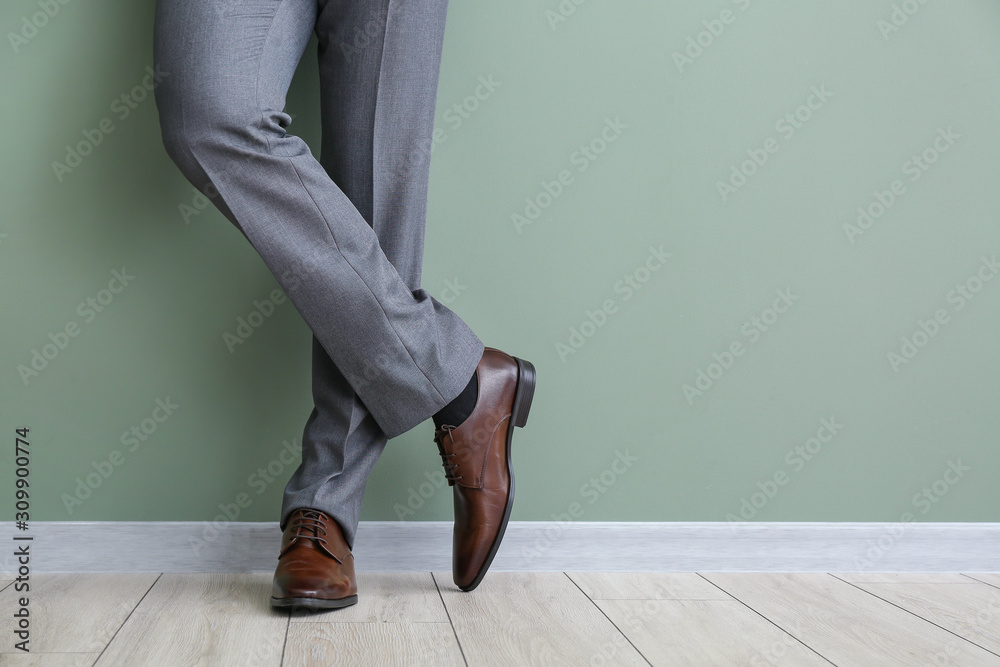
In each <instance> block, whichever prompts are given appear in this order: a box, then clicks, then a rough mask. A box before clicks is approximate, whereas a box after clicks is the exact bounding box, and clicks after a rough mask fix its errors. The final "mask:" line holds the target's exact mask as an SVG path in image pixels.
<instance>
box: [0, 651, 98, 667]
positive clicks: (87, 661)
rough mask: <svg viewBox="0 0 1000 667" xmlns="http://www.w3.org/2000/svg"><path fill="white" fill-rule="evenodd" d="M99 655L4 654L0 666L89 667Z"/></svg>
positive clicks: (0, 658)
mask: <svg viewBox="0 0 1000 667" xmlns="http://www.w3.org/2000/svg"><path fill="white" fill-rule="evenodd" d="M98 655H100V654H99V653H36V652H34V651H32V652H31V653H13V654H11V653H6V654H4V655H3V656H0V665H3V666H4V667H7V665H10V667H90V665H93V664H94V661H95V660H97V656H98Z"/></svg>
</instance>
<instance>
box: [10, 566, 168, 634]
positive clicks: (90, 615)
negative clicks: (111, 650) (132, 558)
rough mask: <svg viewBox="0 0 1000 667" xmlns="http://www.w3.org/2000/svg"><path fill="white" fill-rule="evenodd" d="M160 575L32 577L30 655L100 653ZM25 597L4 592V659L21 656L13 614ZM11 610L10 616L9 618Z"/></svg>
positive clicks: (21, 593)
mask: <svg viewBox="0 0 1000 667" xmlns="http://www.w3.org/2000/svg"><path fill="white" fill-rule="evenodd" d="M156 576H157V575H156V574H155V573H150V574H33V575H31V578H30V580H29V582H28V583H29V585H30V587H31V590H30V591H28V595H29V597H28V599H29V602H28V610H29V614H30V616H29V618H30V620H31V627H30V633H31V635H30V642H29V647H30V649H31V652H32V653H94V652H97V653H99V652H100V651H101V650H103V649H104V647H105V646H106V645H107V643H108V642H109V641H111V637H113V636H114V634H115V632H117V631H118V629H119V628H120V627H121V626H122V623H124V622H125V619H126V618H128V615H129V614H130V613H131V612H132V610H133V609H134V608H135V606H136V605H137V604H138V603H139V600H141V599H142V596H143V595H145V594H146V591H148V590H149V587H150V586H152V584H153V582H154V581H156ZM22 595H23V592H18V591H16V590H15V589H14V587H13V586H8V587H7V588H5V589H4V590H3V591H0V609H4V610H5V611H4V613H3V615H2V616H0V636H2V637H4V640H3V643H2V644H0V654H8V653H18V652H19V651H17V650H16V649H14V647H13V642H12V641H9V640H8V638H12V637H14V634H13V632H14V620H15V619H14V618H13V616H12V614H13V610H14V609H15V606H16V604H17V602H16V601H17V599H18V598H20V597H21V596H22ZM7 610H11V611H10V613H7Z"/></svg>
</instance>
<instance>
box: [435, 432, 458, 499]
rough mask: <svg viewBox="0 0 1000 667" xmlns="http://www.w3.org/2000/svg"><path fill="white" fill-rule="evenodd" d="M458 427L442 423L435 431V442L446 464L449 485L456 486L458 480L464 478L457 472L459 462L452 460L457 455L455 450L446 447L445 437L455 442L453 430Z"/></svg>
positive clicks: (445, 473) (445, 471) (446, 477)
mask: <svg viewBox="0 0 1000 667" xmlns="http://www.w3.org/2000/svg"><path fill="white" fill-rule="evenodd" d="M456 428H457V427H456V426H451V425H450V424H442V425H441V428H439V429H438V430H437V431H436V432H435V433H434V442H435V443H437V448H438V453H439V454H440V455H441V463H442V464H444V476H445V479H447V480H448V486H454V485H455V482H456V481H457V480H460V479H462V475H456V474H455V470H456V469H457V468H458V463H456V462H454V461H452V460H451V458H452V457H454V456H455V452H449V451H447V450H446V449H445V448H444V440H445V438H448V439H449V440H450V441H451V442H454V437H453V436H452V434H451V432H452V431H454V430H455V429H456Z"/></svg>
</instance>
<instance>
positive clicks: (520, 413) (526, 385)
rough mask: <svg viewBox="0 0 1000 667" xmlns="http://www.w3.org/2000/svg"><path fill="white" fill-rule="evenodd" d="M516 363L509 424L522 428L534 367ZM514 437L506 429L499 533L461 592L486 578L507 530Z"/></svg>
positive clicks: (521, 361)
mask: <svg viewBox="0 0 1000 667" xmlns="http://www.w3.org/2000/svg"><path fill="white" fill-rule="evenodd" d="M513 359H514V361H516V362H517V389H515V390H514V405H513V407H512V408H511V411H510V422H511V424H513V425H514V426H516V427H523V426H524V425H525V424H526V423H527V421H528V412H529V411H530V410H531V399H532V398H534V396H535V367H534V366H533V365H532V364H531V362H530V361H526V360H524V359H518V358H517V357H514V358H513ZM513 437H514V428H513V427H510V426H508V427H507V479H509V480H510V489H508V492H507V505H506V506H505V507H504V510H503V518H502V519H501V520H500V531H499V532H498V533H497V536H496V537H495V538H494V539H493V544H492V545H491V546H490V552H489V553H488V554H487V555H486V560H485V561H484V562H483V566H482V568H480V570H479V574H477V575H476V578H475V579H473V580H472V583H471V584H469V585H468V586H459V588H460V589H461V590H463V591H471V590H472V589H474V588H475V587H476V586H478V585H479V584H480V582H482V580H483V577H485V576H486V571H487V570H489V569H490V565H491V564H492V563H493V557H494V556H496V555H497V550H498V549H499V548H500V541H501V540H503V534H504V532H506V530H507V521H508V519H510V510H511V508H512V507H513V506H514V466H513V464H512V463H511V460H510V443H511V439H512V438H513Z"/></svg>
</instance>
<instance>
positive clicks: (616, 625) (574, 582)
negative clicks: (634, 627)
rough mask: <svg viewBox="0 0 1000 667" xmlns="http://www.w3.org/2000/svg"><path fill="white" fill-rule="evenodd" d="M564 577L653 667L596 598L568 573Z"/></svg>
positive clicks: (564, 573) (651, 664) (647, 662)
mask: <svg viewBox="0 0 1000 667" xmlns="http://www.w3.org/2000/svg"><path fill="white" fill-rule="evenodd" d="M563 575H565V577H566V578H567V579H569V581H570V583H571V584H573V585H574V586H576V587H577V589H578V590H579V591H580V593H581V594H583V597H585V598H587V599H588V600H590V604H592V605H594V606H595V607H597V611H599V612H601V615H602V616H603V617H604V618H606V619H608V622H609V623H611V625H613V626H614V628H615V630H617V631H618V634H620V635H621V636H622V637H623V638H624V639H625V641H627V642H628V643H629V645H630V646H631V647H632V648H634V649H635V652H636V653H638V654H639V657H641V658H642V659H643V660H645V661H646V664H647V665H649V667H653V663H652V662H650V661H649V658H647V657H646V654H645V653H643V652H642V651H640V650H639V647H638V646H636V645H635V644H633V643H632V640H631V639H629V637H628V635H626V634H625V633H624V632H622V629H621V628H619V627H618V624H617V623H615V622H614V621H612V620H611V618H610V617H609V616H608V615H607V614H605V613H604V610H603V609H601V606H600V605H599V604H597V602H596V601H595V600H594V598H592V597H590V596H589V595H587V594H586V593H585V592H584V590H583V589H582V588H580V585H579V584H578V583H576V581H574V579H573V577H571V576H569V573H568V572H563Z"/></svg>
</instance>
